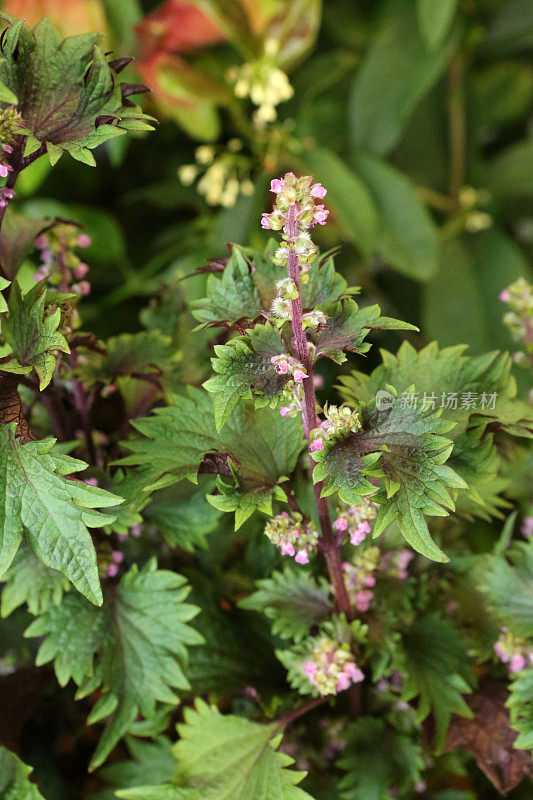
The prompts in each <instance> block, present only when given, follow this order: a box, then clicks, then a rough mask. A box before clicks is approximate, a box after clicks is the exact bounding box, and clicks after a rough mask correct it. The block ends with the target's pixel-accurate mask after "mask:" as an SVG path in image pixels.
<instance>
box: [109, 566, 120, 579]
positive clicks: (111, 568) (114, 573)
mask: <svg viewBox="0 0 533 800" xmlns="http://www.w3.org/2000/svg"><path fill="white" fill-rule="evenodd" d="M107 574H108V576H109V577H110V578H115V577H116V576H117V575H118V564H110V565H109V566H108V568H107Z"/></svg>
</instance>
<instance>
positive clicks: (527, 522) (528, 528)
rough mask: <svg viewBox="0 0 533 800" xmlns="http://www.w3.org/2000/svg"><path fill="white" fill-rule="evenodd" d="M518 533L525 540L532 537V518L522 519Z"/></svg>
mask: <svg viewBox="0 0 533 800" xmlns="http://www.w3.org/2000/svg"><path fill="white" fill-rule="evenodd" d="M520 531H521V533H522V536H523V537H524V538H525V539H529V538H530V537H531V536H533V516H529V517H524V520H523V522H522V527H521V529H520Z"/></svg>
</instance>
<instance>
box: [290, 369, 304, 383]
mask: <svg viewBox="0 0 533 800" xmlns="http://www.w3.org/2000/svg"><path fill="white" fill-rule="evenodd" d="M292 377H293V378H294V380H295V382H296V383H302V381H303V379H304V378H307V375H306V374H305V372H303V370H301V369H295V370H294V373H293V376H292Z"/></svg>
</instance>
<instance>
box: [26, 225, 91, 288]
mask: <svg viewBox="0 0 533 800" xmlns="http://www.w3.org/2000/svg"><path fill="white" fill-rule="evenodd" d="M90 244H91V238H90V236H87V234H85V233H80V232H79V231H78V229H77V227H76V226H75V225H68V224H65V225H56V226H55V227H54V228H52V229H51V230H49V231H47V232H46V233H44V234H41V236H38V237H37V239H36V240H35V246H36V248H37V249H38V250H40V254H41V260H42V263H41V265H40V267H39V269H38V270H37V272H36V273H35V275H34V276H33V278H34V280H35V281H43V280H46V281H47V283H48V284H50V285H51V286H57V287H59V289H60V290H61V291H71V292H74V294H79V295H87V294H89V292H90V291H91V284H90V283H89V281H87V280H84V278H85V276H86V275H87V272H88V271H89V267H88V265H87V264H86V263H85V261H82V260H81V259H80V258H79V256H78V255H77V254H76V253H75V249H76V248H78V247H80V248H86V247H89V246H90Z"/></svg>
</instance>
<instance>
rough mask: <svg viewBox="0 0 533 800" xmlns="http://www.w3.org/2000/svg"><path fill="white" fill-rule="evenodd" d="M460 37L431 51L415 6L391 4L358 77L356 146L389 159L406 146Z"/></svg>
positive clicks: (353, 106) (353, 108)
mask: <svg viewBox="0 0 533 800" xmlns="http://www.w3.org/2000/svg"><path fill="white" fill-rule="evenodd" d="M456 41H457V37H456V36H455V35H453V36H449V37H448V39H447V40H446V41H444V42H442V43H441V44H440V46H438V47H435V48H434V49H432V50H429V49H428V48H427V46H426V43H425V42H424V40H423V39H422V36H421V34H420V33H419V30H418V22H417V19H416V6H415V4H414V3H413V2H412V0H399V2H394V3H389V4H388V13H387V14H386V16H385V18H384V20H383V23H382V25H381V28H380V30H379V31H378V33H377V34H376V36H374V38H373V39H372V42H371V45H370V48H369V50H368V52H367V54H366V56H365V58H364V60H363V62H362V64H361V66H360V68H359V70H358V72H357V75H356V77H355V82H354V85H353V90H352V96H351V101H350V121H351V126H350V127H351V141H352V144H353V145H354V146H355V147H366V148H368V149H369V150H373V151H374V152H375V153H379V154H380V155H384V154H386V153H388V152H389V151H390V150H392V148H393V147H394V146H395V145H396V144H398V142H399V141H400V139H401V137H402V134H403V132H404V129H405V127H406V125H407V123H408V121H409V118H410V117H411V114H412V113H413V111H414V110H415V108H416V106H417V105H418V104H419V102H420V101H421V100H422V98H423V97H424V95H425V94H427V92H429V90H430V89H431V87H432V86H434V84H435V83H436V82H437V80H438V78H439V77H440V75H441V73H442V72H443V70H444V68H445V66H446V64H447V63H448V59H449V57H450V54H451V53H452V51H453V49H454V47H455V44H456Z"/></svg>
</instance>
